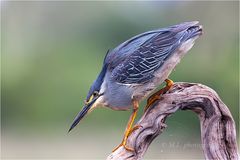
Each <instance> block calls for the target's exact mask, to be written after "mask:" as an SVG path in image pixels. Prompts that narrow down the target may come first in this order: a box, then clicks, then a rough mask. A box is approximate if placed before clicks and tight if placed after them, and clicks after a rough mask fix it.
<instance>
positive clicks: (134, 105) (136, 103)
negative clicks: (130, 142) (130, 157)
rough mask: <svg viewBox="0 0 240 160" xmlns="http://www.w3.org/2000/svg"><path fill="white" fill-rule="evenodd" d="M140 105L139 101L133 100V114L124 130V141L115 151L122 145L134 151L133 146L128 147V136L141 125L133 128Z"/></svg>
mask: <svg viewBox="0 0 240 160" xmlns="http://www.w3.org/2000/svg"><path fill="white" fill-rule="evenodd" d="M138 107H139V104H138V102H137V101H133V112H132V114H131V116H130V118H129V120H128V123H127V127H126V129H125V132H124V137H123V140H122V142H121V144H120V145H118V146H117V147H116V148H115V149H114V150H113V152H114V151H115V150H117V149H118V148H119V147H121V146H123V147H124V148H125V149H126V150H128V151H132V152H133V151H134V150H133V149H132V148H130V147H127V144H126V143H127V138H128V136H129V135H130V134H131V133H132V132H133V131H134V130H136V129H138V128H139V127H140V126H134V127H133V128H132V125H133V122H134V119H135V118H136V115H137V111H138Z"/></svg>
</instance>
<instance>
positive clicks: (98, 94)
mask: <svg viewBox="0 0 240 160" xmlns="http://www.w3.org/2000/svg"><path fill="white" fill-rule="evenodd" d="M106 70H107V66H103V68H102V71H101V73H100V74H99V76H98V78H97V79H96V80H95V81H94V83H93V84H92V86H91V88H90V90H89V92H88V95H87V97H86V100H85V101H84V106H83V108H82V110H81V111H80V112H79V113H78V114H77V116H76V117H75V119H74V121H73V123H72V125H71V127H70V129H69V131H68V132H70V131H71V130H72V129H73V128H74V127H75V126H76V125H77V124H78V123H79V122H80V120H81V119H82V118H83V117H84V116H85V115H86V114H87V113H89V112H91V111H92V110H93V109H94V108H96V107H97V106H98V105H100V104H102V100H103V95H104V85H103V81H104V77H105V73H106Z"/></svg>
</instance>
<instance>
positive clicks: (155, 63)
mask: <svg viewBox="0 0 240 160" xmlns="http://www.w3.org/2000/svg"><path fill="white" fill-rule="evenodd" d="M193 25H196V24H190V23H189V24H180V25H179V26H173V27H170V28H167V29H166V28H165V29H162V30H156V31H151V32H147V33H145V34H142V35H140V36H136V37H134V38H132V39H131V40H129V41H127V42H125V43H123V44H121V45H120V46H118V47H117V48H116V49H114V50H113V52H112V53H111V55H110V56H109V57H108V58H109V59H108V60H109V62H110V67H111V71H112V75H111V76H112V78H113V79H114V80H116V81H117V82H118V83H122V84H143V83H146V82H148V81H149V80H150V79H151V78H152V77H153V76H154V72H155V71H156V70H158V69H159V68H160V67H161V66H162V65H163V63H164V62H165V61H166V59H167V58H168V57H169V56H171V55H172V54H173V53H174V51H175V50H176V49H177V48H178V47H180V45H181V44H182V42H183V41H185V40H186V39H187V38H189V36H190V34H189V33H190V32H189V31H188V28H189V27H192V26H193ZM188 34H189V35H188ZM191 34H192V33H191ZM135 41H136V42H135ZM131 45H132V47H131ZM126 48H127V49H126ZM124 51H126V52H124Z"/></svg>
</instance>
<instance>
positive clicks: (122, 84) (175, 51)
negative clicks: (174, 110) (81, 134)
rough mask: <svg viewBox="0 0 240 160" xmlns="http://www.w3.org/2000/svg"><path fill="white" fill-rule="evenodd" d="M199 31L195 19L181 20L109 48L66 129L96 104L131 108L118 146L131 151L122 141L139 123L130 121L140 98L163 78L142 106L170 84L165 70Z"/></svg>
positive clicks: (153, 100)
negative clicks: (79, 108) (159, 87)
mask: <svg viewBox="0 0 240 160" xmlns="http://www.w3.org/2000/svg"><path fill="white" fill-rule="evenodd" d="M201 34H202V26H201V25H199V24H198V22H197V21H193V22H185V23H181V24H178V25H174V26H170V27H167V28H162V29H157V30H153V31H149V32H145V33H142V34H140V35H137V36H135V37H133V38H131V39H129V40H127V41H125V42H123V43H122V44H120V45H119V46H117V47H116V48H115V49H113V50H111V51H109V52H108V53H107V54H106V56H105V58H104V62H103V66H102V70H101V72H100V74H99V75H98V77H97V78H96V80H95V81H94V83H93V84H92V86H91V88H90V90H89V92H88V95H87V97H86V100H85V105H84V107H83V108H82V110H81V111H80V112H79V113H78V115H77V116H76V118H75V119H74V121H73V123H72V125H71V127H70V129H69V131H71V130H72V129H73V128H74V127H75V126H76V125H77V124H78V123H79V121H80V120H81V119H82V118H83V117H84V116H85V115H86V114H87V113H89V112H90V111H91V110H92V109H94V108H95V107H97V106H99V105H101V106H105V107H109V108H111V109H114V110H128V109H130V108H132V109H133V111H132V114H131V116H130V118H129V121H128V124H127V127H126V130H125V133H124V138H123V140H122V143H121V144H120V145H119V146H118V147H120V146H123V147H124V148H125V149H127V150H129V151H133V149H132V148H130V147H128V146H127V145H126V142H127V138H128V136H129V135H130V134H131V132H132V131H133V130H135V129H137V128H138V127H139V126H135V127H132V125H133V122H134V119H135V117H136V114H137V111H138V107H139V103H140V101H141V100H143V99H144V98H146V97H147V96H149V95H150V94H151V93H152V92H153V91H154V90H155V89H156V88H157V87H158V86H159V85H161V84H162V83H163V82H164V81H166V87H164V88H163V89H161V90H159V91H157V92H156V93H154V94H153V95H152V96H150V97H149V98H148V101H147V105H146V107H145V110H146V109H147V108H148V107H149V106H151V104H153V103H154V102H155V101H156V100H158V99H159V98H160V96H161V94H163V93H165V92H166V91H168V90H169V89H170V88H171V86H172V85H173V81H171V80H170V79H168V76H169V74H170V73H171V71H172V70H173V69H174V68H175V66H176V65H177V64H178V63H179V62H180V60H181V58H182V57H183V56H184V55H185V54H186V53H187V51H189V50H190V49H191V47H192V46H193V44H194V41H195V40H196V39H197V38H198V37H199V36H200V35H201ZM118 147H117V148H118ZM117 148H116V149H117Z"/></svg>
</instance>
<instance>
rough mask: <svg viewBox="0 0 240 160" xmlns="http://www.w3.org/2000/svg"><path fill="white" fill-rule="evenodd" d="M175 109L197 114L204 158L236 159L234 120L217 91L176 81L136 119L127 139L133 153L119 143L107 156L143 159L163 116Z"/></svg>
mask: <svg viewBox="0 0 240 160" xmlns="http://www.w3.org/2000/svg"><path fill="white" fill-rule="evenodd" d="M177 110H192V111H193V112H195V113H197V114H198V117H199V119H200V124H201V140H202V148H203V152H204V155H205V158H206V159H221V160H224V159H226V160H229V159H233V160H237V159H238V156H239V155H238V151H237V142H236V129H235V122H234V120H233V118H232V115H231V113H230V111H229V109H228V108H227V106H226V105H225V104H224V103H223V102H222V101H221V99H220V98H219V96H218V95H217V93H216V92H215V91H214V90H212V89H211V88H209V87H207V86H204V85H201V84H193V83H175V84H174V87H173V88H172V89H171V90H170V91H169V92H168V93H166V94H164V95H163V96H162V99H161V100H159V101H158V102H156V103H155V104H153V106H151V107H150V108H149V109H148V110H147V111H146V112H145V114H144V115H143V116H142V118H141V119H140V120H139V121H138V122H137V124H139V125H141V128H139V129H137V130H135V131H134V132H133V133H132V134H131V135H130V136H129V138H128V142H127V145H128V146H129V147H132V148H134V149H135V153H133V152H129V151H127V150H125V149H124V148H123V147H120V148H118V149H117V150H116V151H115V152H113V153H111V154H110V155H109V156H108V158H107V160H123V159H124V160H139V159H142V158H143V156H144V154H145V152H146V151H147V149H148V147H149V145H150V144H151V142H152V141H153V140H154V139H155V138H156V137H157V136H158V135H159V134H161V133H162V132H163V130H164V128H166V125H165V120H166V118H167V117H168V116H170V115H171V114H173V113H175V112H176V111H177Z"/></svg>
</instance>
